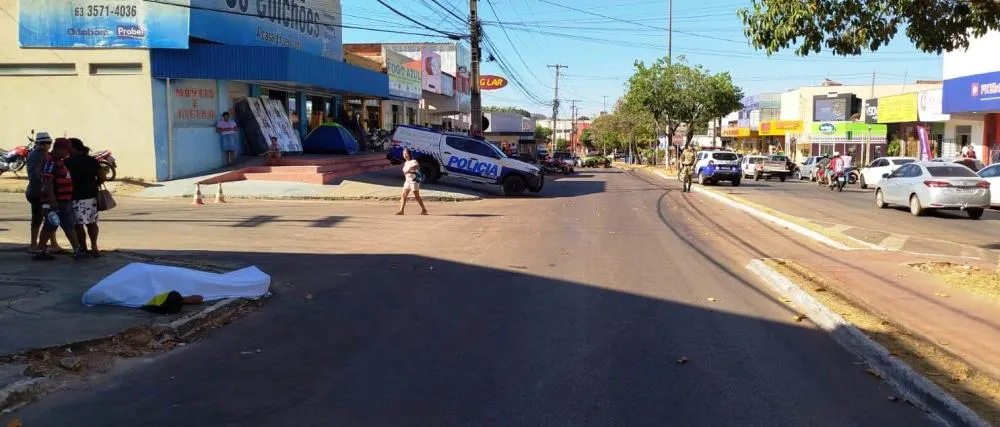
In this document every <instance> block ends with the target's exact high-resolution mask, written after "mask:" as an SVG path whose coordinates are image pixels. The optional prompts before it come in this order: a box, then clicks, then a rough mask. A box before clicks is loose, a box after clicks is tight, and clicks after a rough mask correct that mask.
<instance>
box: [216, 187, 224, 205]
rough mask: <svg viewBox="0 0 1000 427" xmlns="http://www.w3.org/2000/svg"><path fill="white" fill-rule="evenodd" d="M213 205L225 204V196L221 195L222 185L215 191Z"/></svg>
mask: <svg viewBox="0 0 1000 427" xmlns="http://www.w3.org/2000/svg"><path fill="white" fill-rule="evenodd" d="M215 203H226V195H225V194H222V183H221V182H220V183H219V188H218V189H216V190H215Z"/></svg>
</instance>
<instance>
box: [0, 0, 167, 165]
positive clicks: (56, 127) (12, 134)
mask: <svg viewBox="0 0 1000 427" xmlns="http://www.w3.org/2000/svg"><path fill="white" fill-rule="evenodd" d="M22 1H23V0H22ZM17 6H18V0H0V9H3V10H5V11H6V12H7V13H9V14H10V15H9V16H8V15H7V14H6V13H5V14H0V63H2V64H75V66H76V74H75V75H57V76H56V75H50V76H38V75H32V76H28V75H19V76H10V75H5V76H0V94H2V95H0V97H2V102H0V117H3V124H4V125H3V126H0V141H3V143H2V144H3V145H4V146H7V145H13V144H15V143H16V144H22V143H25V142H27V141H26V139H25V137H26V136H27V135H28V132H29V131H30V130H31V129H32V128H34V129H35V130H36V131H47V132H49V133H50V134H51V135H52V136H53V137H60V136H71V137H77V138H80V139H82V140H83V142H84V143H85V144H87V145H88V146H90V147H91V148H92V149H95V150H102V149H110V150H111V151H112V152H113V153H114V156H115V158H116V159H117V160H118V168H119V169H118V176H120V177H121V176H130V177H139V178H144V179H149V180H153V179H155V178H156V164H155V156H154V154H153V152H154V151H153V150H154V149H153V107H152V88H151V85H152V83H151V80H152V79H151V78H150V74H149V73H150V72H149V52H148V51H146V50H136V49H59V50H53V49H21V48H20V47H18V24H17V22H16V21H15V19H12V17H16V16H17V15H18V12H17V10H18V9H17ZM92 63H105V64H107V63H114V64H121V63H137V64H140V65H141V67H142V70H141V72H139V73H137V74H127V75H91V74H90V64H92Z"/></svg>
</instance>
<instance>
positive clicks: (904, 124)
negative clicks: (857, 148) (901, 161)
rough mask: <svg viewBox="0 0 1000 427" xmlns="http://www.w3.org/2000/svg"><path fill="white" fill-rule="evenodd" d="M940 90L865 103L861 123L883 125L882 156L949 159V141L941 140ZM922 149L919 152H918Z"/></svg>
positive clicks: (945, 117) (951, 150) (952, 152)
mask: <svg viewBox="0 0 1000 427" xmlns="http://www.w3.org/2000/svg"><path fill="white" fill-rule="evenodd" d="M949 119H950V117H949V116H948V115H947V114H942V113H941V88H940V87H937V88H934V89H928V90H924V91H920V92H909V93H904V94H900V95H891V96H883V97H879V98H876V99H870V100H867V101H866V102H865V123H868V124H875V123H880V124H884V125H886V143H887V147H886V153H887V154H889V155H900V156H908V157H940V156H942V155H944V156H953V155H955V153H956V147H955V143H954V140H953V139H945V122H946V121H948V120H949ZM922 147H923V148H922Z"/></svg>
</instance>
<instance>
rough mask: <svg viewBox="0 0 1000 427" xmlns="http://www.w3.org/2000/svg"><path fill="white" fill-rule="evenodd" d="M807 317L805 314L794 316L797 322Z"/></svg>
mask: <svg viewBox="0 0 1000 427" xmlns="http://www.w3.org/2000/svg"><path fill="white" fill-rule="evenodd" d="M807 317H808V316H806V315H804V314H796V315H795V317H793V318H792V319H795V321H796V322H801V321H803V320H806V318H807Z"/></svg>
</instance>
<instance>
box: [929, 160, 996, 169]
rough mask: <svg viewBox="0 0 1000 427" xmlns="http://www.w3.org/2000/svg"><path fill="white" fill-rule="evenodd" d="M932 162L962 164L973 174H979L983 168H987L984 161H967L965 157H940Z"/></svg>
mask: <svg viewBox="0 0 1000 427" xmlns="http://www.w3.org/2000/svg"><path fill="white" fill-rule="evenodd" d="M931 161H932V162H944V163H958V164H960V165H962V166H965V167H967V168H969V169H972V171H973V172H979V171H981V170H983V167H985V165H983V161H982V160H979V159H966V158H963V157H940V158H937V159H934V160H931Z"/></svg>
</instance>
